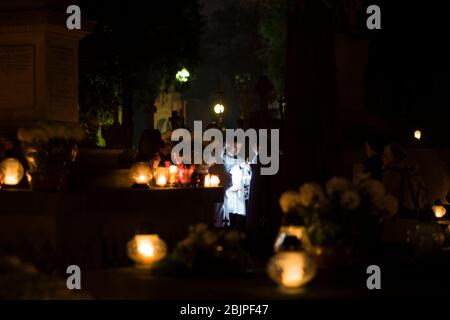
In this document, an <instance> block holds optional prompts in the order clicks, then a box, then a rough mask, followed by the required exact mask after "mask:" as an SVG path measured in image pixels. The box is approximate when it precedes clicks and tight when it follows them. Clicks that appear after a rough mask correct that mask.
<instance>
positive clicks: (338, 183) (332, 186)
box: [326, 177, 350, 195]
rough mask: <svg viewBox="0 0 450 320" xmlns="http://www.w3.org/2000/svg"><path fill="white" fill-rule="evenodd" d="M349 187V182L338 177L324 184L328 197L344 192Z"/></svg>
mask: <svg viewBox="0 0 450 320" xmlns="http://www.w3.org/2000/svg"><path fill="white" fill-rule="evenodd" d="M349 187H350V181H348V180H347V179H344V178H339V177H333V178H331V179H330V180H329V181H328V182H327V184H326V190H327V193H328V194H329V195H333V194H335V193H342V192H345V191H346V190H348V189H349Z"/></svg>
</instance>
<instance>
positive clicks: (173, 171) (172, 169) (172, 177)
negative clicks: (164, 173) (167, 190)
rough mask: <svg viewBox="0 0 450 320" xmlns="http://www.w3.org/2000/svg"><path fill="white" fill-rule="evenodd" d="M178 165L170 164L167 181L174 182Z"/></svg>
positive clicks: (176, 179) (176, 177)
mask: <svg viewBox="0 0 450 320" xmlns="http://www.w3.org/2000/svg"><path fill="white" fill-rule="evenodd" d="M177 174H178V167H177V166H175V165H171V166H170V167H169V183H170V184H176V183H177V181H178V176H177Z"/></svg>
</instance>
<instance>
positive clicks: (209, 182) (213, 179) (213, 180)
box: [204, 174, 220, 188]
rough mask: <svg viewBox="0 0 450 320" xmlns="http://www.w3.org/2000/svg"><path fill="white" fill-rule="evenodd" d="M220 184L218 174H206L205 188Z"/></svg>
mask: <svg viewBox="0 0 450 320" xmlns="http://www.w3.org/2000/svg"><path fill="white" fill-rule="evenodd" d="M219 184H220V179H219V177H218V176H216V175H210V174H207V175H206V176H205V183H204V186H205V188H214V187H218V186H219Z"/></svg>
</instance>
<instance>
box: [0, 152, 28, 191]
mask: <svg viewBox="0 0 450 320" xmlns="http://www.w3.org/2000/svg"><path fill="white" fill-rule="evenodd" d="M24 171H25V170H24V169H23V166H22V164H21V163H20V161H19V160H17V159H14V158H7V159H5V160H3V161H2V162H1V163H0V172H2V174H1V176H3V179H2V180H3V182H2V183H3V184H4V185H7V186H15V185H18V184H19V183H20V181H22V178H23V175H24Z"/></svg>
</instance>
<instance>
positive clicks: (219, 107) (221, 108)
mask: <svg viewBox="0 0 450 320" xmlns="http://www.w3.org/2000/svg"><path fill="white" fill-rule="evenodd" d="M224 111H225V107H224V106H223V104H221V103H218V104H216V105H215V106H214V112H215V113H217V114H222V113H223V112H224Z"/></svg>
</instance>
